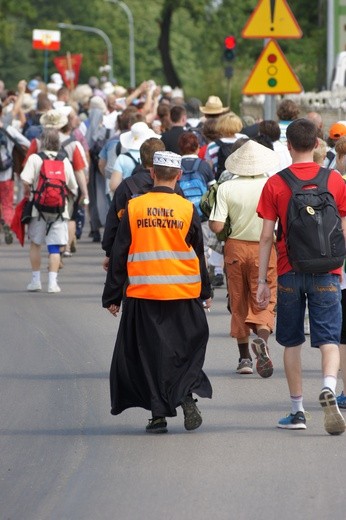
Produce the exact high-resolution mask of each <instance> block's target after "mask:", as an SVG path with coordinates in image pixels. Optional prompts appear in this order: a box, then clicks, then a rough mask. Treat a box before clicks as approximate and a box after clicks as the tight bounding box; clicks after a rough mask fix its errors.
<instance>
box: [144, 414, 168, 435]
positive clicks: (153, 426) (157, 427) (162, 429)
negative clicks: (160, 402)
mask: <svg viewBox="0 0 346 520" xmlns="http://www.w3.org/2000/svg"><path fill="white" fill-rule="evenodd" d="M145 430H146V431H147V432H148V433H167V432H168V430H167V421H166V417H153V418H152V419H149V424H148V426H146V428H145Z"/></svg>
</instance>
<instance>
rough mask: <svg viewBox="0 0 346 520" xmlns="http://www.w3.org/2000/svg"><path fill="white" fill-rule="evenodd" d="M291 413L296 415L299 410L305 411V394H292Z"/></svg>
mask: <svg viewBox="0 0 346 520" xmlns="http://www.w3.org/2000/svg"><path fill="white" fill-rule="evenodd" d="M291 406H292V411H291V413H292V414H293V415H295V414H296V413H297V412H304V406H303V396H302V395H291Z"/></svg>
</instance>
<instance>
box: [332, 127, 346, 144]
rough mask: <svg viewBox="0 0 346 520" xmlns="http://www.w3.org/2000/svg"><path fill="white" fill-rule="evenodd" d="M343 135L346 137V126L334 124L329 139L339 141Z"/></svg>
mask: <svg viewBox="0 0 346 520" xmlns="http://www.w3.org/2000/svg"><path fill="white" fill-rule="evenodd" d="M343 135H346V126H345V125H343V124H342V123H334V125H332V126H331V127H330V129H329V137H330V138H331V139H335V140H336V139H339V138H340V137H342V136H343Z"/></svg>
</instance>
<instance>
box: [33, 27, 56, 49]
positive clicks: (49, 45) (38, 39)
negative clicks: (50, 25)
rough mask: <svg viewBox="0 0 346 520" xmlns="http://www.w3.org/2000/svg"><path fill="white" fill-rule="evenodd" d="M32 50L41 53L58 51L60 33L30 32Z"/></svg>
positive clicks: (39, 30) (37, 30)
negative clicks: (41, 51) (40, 51)
mask: <svg viewBox="0 0 346 520" xmlns="http://www.w3.org/2000/svg"><path fill="white" fill-rule="evenodd" d="M32 48H33V49H36V50H43V51H58V50H60V31H46V30H43V29H34V30H33V31H32Z"/></svg>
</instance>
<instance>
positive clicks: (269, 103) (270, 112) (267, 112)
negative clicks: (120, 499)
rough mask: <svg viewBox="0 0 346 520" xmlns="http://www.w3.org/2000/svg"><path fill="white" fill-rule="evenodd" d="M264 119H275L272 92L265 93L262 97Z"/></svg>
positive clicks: (274, 104)
mask: <svg viewBox="0 0 346 520" xmlns="http://www.w3.org/2000/svg"><path fill="white" fill-rule="evenodd" d="M264 119H266V120H268V119H271V120H274V121H275V119H276V103H275V96H274V95H272V94H266V96H265V98H264Z"/></svg>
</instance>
